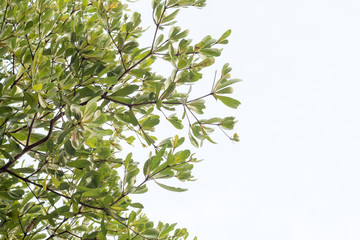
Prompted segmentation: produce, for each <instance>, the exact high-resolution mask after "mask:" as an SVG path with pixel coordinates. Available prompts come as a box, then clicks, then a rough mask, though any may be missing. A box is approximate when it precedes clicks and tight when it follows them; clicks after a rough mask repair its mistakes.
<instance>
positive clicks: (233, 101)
mask: <svg viewBox="0 0 360 240" xmlns="http://www.w3.org/2000/svg"><path fill="white" fill-rule="evenodd" d="M216 98H217V99H219V100H220V101H221V102H222V103H224V104H225V105H226V106H228V107H231V108H235V109H236V108H237V107H238V106H239V105H240V102H239V101H238V100H236V99H233V98H230V97H225V96H219V95H216Z"/></svg>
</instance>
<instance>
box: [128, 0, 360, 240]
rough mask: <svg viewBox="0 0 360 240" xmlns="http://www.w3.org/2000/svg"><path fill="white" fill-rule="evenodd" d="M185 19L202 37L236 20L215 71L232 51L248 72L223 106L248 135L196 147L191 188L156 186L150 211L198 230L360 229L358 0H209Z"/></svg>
mask: <svg viewBox="0 0 360 240" xmlns="http://www.w3.org/2000/svg"><path fill="white" fill-rule="evenodd" d="M136 6H139V9H134V10H139V11H141V12H143V11H149V12H150V11H151V9H150V1H147V0H142V1H139V2H138V3H137V4H136ZM144 19H146V16H144ZM178 25H179V26H181V27H182V28H185V29H190V31H191V32H190V37H192V38H193V39H194V40H199V39H201V38H202V37H203V36H205V35H208V34H210V35H212V36H214V37H218V36H220V35H221V34H222V33H223V32H224V31H225V30H227V29H229V28H231V29H232V30H233V34H232V36H231V37H230V44H229V45H226V46H224V51H223V55H222V56H221V58H220V59H219V61H218V64H216V65H215V67H214V68H212V70H211V71H212V72H211V73H210V75H209V77H208V78H211V79H212V75H213V72H214V71H215V69H218V70H220V69H221V66H222V65H223V64H224V63H226V62H229V63H230V64H231V66H232V67H233V73H232V75H233V77H234V78H241V79H243V80H244V81H243V82H241V83H240V84H238V85H237V87H236V92H235V96H236V97H237V98H238V99H239V100H241V102H242V105H241V106H240V107H239V109H238V110H237V111H231V110H227V109H226V112H227V113H228V114H231V115H235V116H237V118H238V125H237V129H236V130H237V132H238V133H239V135H240V140H241V141H240V143H237V144H232V143H230V142H229V141H228V140H227V139H226V138H225V137H224V136H223V135H221V134H219V135H217V137H216V138H217V142H218V144H217V145H212V144H206V146H205V147H204V148H202V149H199V150H197V156H198V157H199V158H201V159H205V161H203V162H202V163H200V164H197V166H196V170H195V177H196V178H197V179H198V180H197V181H196V182H192V183H190V184H186V185H185V186H186V187H188V188H189V191H188V192H185V193H173V192H168V191H166V190H162V189H159V188H158V187H156V186H154V185H150V192H149V193H146V194H144V195H143V196H139V198H138V199H140V200H139V201H142V202H143V203H144V205H145V212H146V213H147V215H148V216H149V217H150V218H151V219H153V220H163V221H165V222H178V226H181V227H187V228H188V230H189V231H190V232H191V233H192V234H193V235H196V236H198V239H199V240H215V239H217V240H218V239H243V240H264V239H266V240H319V239H327V240H355V239H356V240H357V239H360V204H359V202H360V188H359V187H360V174H359V170H360V162H359V155H360V147H359V144H360V125H359V124H360V113H359V103H360V94H359V90H360V83H359V78H360V68H359V66H360V28H359V25H360V1H358V0H301V1H300V0H273V1H269V0H240V1H236V0H222V1H215V0H208V6H207V7H206V8H205V9H203V10H196V9H187V10H183V11H182V12H181V13H180V15H179V21H178ZM211 81H212V80H211ZM201 84H203V85H201V86H200V88H203V87H204V88H206V87H208V86H209V82H206V81H204V82H203V83H201ZM215 106H219V105H215ZM221 109H222V108H221ZM218 112H219V108H218V109H216V108H215V109H214V108H213V111H212V112H210V113H213V114H214V115H216V114H218ZM184 134H186V132H184ZM177 186H184V185H181V184H180V183H179V184H177Z"/></svg>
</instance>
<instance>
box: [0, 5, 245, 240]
mask: <svg viewBox="0 0 360 240" xmlns="http://www.w3.org/2000/svg"><path fill="white" fill-rule="evenodd" d="M204 6H205V0H154V1H153V2H152V12H153V14H152V16H153V21H154V24H155V25H154V34H153V38H152V40H151V42H150V43H149V45H148V46H139V43H138V39H139V38H140V37H141V35H142V33H143V32H144V31H145V30H144V29H142V28H141V27H140V26H141V25H140V24H141V16H140V14H139V13H137V12H131V11H129V10H128V9H127V5H126V4H124V3H122V2H121V1H119V0H93V1H91V0H81V1H80V0H56V1H54V0H4V1H1V3H0V19H1V23H0V46H1V49H0V69H1V71H0V126H1V127H0V129H1V130H0V133H1V134H0V236H1V239H33V240H35V239H107V238H111V237H112V236H113V237H114V238H116V239H132V240H136V239H186V238H187V236H188V233H187V231H186V229H185V228H182V229H175V225H176V224H164V223H162V222H159V223H158V224H157V225H154V223H153V222H151V221H150V220H149V219H148V218H147V217H146V216H145V215H144V213H143V210H142V209H143V205H142V204H141V203H137V202H133V201H132V200H131V196H132V195H133V194H143V193H145V192H146V191H147V187H146V184H147V183H148V182H149V181H154V182H156V183H157V184H158V185H159V186H160V187H162V188H164V189H166V190H170V191H175V192H182V191H185V190H186V189H182V188H177V187H172V186H168V185H165V184H164V182H165V183H166V180H165V181H164V179H169V178H177V179H179V180H180V181H191V180H193V176H192V173H191V170H192V168H193V164H194V163H196V162H197V159H196V158H195V156H194V154H193V153H192V152H191V151H190V150H189V149H184V147H183V146H184V145H182V144H183V143H184V141H185V137H180V136H178V135H175V136H169V138H166V139H160V140H158V139H157V138H156V137H155V136H154V135H156V134H155V133H156V132H155V129H156V128H157V127H158V126H161V124H166V122H169V123H171V124H172V125H173V126H174V127H175V128H176V129H179V130H181V129H184V130H183V131H188V134H187V135H188V136H187V137H186V139H188V140H190V142H191V144H192V145H194V146H195V147H199V146H201V145H202V143H203V142H204V141H209V142H213V140H212V139H211V138H210V133H211V132H212V131H213V130H214V129H215V128H218V129H220V130H221V131H223V132H224V133H225V134H226V136H228V137H229V138H230V139H231V140H234V141H238V137H237V135H236V134H234V135H233V137H230V135H228V134H227V133H226V131H225V130H231V129H233V127H234V124H235V119H234V117H225V118H220V117H214V118H210V119H200V118H199V116H200V115H201V114H203V113H204V109H205V100H204V99H205V98H208V97H213V98H215V99H217V100H219V102H222V103H223V104H225V105H227V106H229V107H231V108H237V107H238V105H239V104H240V102H239V101H237V100H235V99H233V98H230V97H228V96H226V95H227V94H229V93H232V91H233V89H232V87H231V86H230V85H231V84H233V83H235V82H237V81H238V80H236V79H230V71H231V68H230V67H229V65H228V64H226V65H224V67H223V68H222V70H221V74H218V76H215V78H214V83H213V86H212V88H211V91H210V92H209V93H208V94H206V95H204V96H195V97H192V96H191V87H190V86H192V85H196V83H197V82H198V80H200V79H201V78H202V74H201V71H202V69H204V68H206V67H209V66H211V65H212V64H213V63H214V61H215V60H214V59H215V57H218V56H220V54H221V50H220V49H218V48H216V46H217V45H220V44H226V43H227V42H228V40H227V39H226V38H227V37H228V36H229V35H230V30H228V31H226V32H225V33H224V34H223V35H222V36H221V37H220V38H218V39H214V38H212V37H210V36H206V37H205V38H203V39H202V40H201V41H200V42H198V43H196V44H192V43H191V40H189V39H187V38H186V37H187V34H188V31H187V30H182V29H181V28H180V27H178V26H171V25H174V24H175V21H174V19H175V17H176V15H177V14H178V12H179V10H180V9H182V8H186V7H198V8H202V7H204ZM162 60H164V61H166V62H169V63H171V65H172V69H173V71H172V73H171V74H170V76H167V77H163V76H160V75H158V74H156V73H155V72H154V71H153V70H152V68H151V67H152V65H153V63H154V62H157V61H162ZM196 86H197V85H196ZM160 122H161V124H160ZM159 124H160V125H159ZM184 125H186V127H184ZM180 133H182V131H180ZM138 143H140V144H141V145H140V146H142V147H143V148H147V149H148V152H149V157H148V159H146V160H145V161H142V160H141V159H140V160H138V161H135V160H134V159H133V157H132V153H131V151H135V150H134V148H132V147H131V146H129V145H132V144H138ZM190 149H193V148H190ZM141 172H142V173H141Z"/></svg>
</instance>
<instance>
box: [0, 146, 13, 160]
mask: <svg viewBox="0 0 360 240" xmlns="http://www.w3.org/2000/svg"><path fill="white" fill-rule="evenodd" d="M0 152H1V154H2V155H3V156H4V157H5V158H7V159H9V161H10V162H13V161H14V157H13V156H11V155H10V154H9V153H8V152H6V151H4V150H2V149H0Z"/></svg>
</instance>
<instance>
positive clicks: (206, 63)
mask: <svg viewBox="0 0 360 240" xmlns="http://www.w3.org/2000/svg"><path fill="white" fill-rule="evenodd" d="M214 63H215V58H213V57H208V58H205V59H204V60H203V61H201V62H200V63H198V64H195V65H194V67H200V68H205V67H209V66H211V65H213V64H214Z"/></svg>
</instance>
